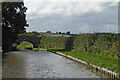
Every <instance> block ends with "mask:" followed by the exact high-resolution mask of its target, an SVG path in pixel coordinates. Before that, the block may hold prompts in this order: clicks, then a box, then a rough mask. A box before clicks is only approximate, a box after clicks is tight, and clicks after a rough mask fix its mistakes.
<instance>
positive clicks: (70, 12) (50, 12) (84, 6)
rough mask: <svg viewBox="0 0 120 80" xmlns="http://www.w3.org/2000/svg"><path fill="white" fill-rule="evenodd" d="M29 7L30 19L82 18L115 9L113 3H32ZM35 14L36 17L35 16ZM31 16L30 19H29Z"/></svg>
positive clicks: (28, 4)
mask: <svg viewBox="0 0 120 80" xmlns="http://www.w3.org/2000/svg"><path fill="white" fill-rule="evenodd" d="M26 6H27V7H28V10H27V15H28V19H36V18H39V17H49V16H53V17H54V16H61V17H64V16H81V15H83V14H85V13H90V12H92V13H99V12H103V11H104V10H107V8H109V7H108V6H110V7H115V5H114V4H113V3H95V2H92V3H89V2H87V3H86V2H85V3H83V2H82V3H81V2H77V3H44V2H43V3H42V2H31V3H26ZM33 14H34V15H33ZM29 16H30V17H29Z"/></svg>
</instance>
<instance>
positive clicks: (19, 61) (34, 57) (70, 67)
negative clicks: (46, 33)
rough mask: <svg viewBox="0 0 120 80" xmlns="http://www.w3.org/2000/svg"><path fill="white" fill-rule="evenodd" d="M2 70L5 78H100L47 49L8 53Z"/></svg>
mask: <svg viewBox="0 0 120 80" xmlns="http://www.w3.org/2000/svg"><path fill="white" fill-rule="evenodd" d="M2 70H3V71H2V74H3V75H2V77H3V78H100V76H97V75H96V74H94V73H92V72H91V71H90V70H87V69H86V68H85V67H84V66H82V65H80V64H79V63H77V62H74V61H72V60H69V59H67V58H64V57H62V56H59V55H56V54H54V53H51V52H47V51H36V52H12V53H8V54H6V56H5V57H4V58H3V68H2Z"/></svg>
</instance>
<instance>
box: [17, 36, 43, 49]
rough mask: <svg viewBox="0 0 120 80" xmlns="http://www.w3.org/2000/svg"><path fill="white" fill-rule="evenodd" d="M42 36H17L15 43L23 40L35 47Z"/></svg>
mask: <svg viewBox="0 0 120 80" xmlns="http://www.w3.org/2000/svg"><path fill="white" fill-rule="evenodd" d="M41 38H42V37H36V36H24V35H23V36H19V37H18V39H17V41H16V43H17V44H18V45H19V44H20V43H21V42H23V41H28V42H30V43H32V44H33V48H37V47H38V46H39V44H40V40H41Z"/></svg>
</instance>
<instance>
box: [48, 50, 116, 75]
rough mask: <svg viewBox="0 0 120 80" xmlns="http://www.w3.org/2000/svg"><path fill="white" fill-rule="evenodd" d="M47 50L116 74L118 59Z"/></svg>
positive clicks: (85, 53)
mask: <svg viewBox="0 0 120 80" xmlns="http://www.w3.org/2000/svg"><path fill="white" fill-rule="evenodd" d="M48 50H53V51H57V52H61V53H63V54H66V55H70V56H72V57H75V58H78V59H80V60H83V61H86V62H87V63H88V64H89V63H91V64H93V65H96V66H99V67H101V68H106V69H108V70H111V71H113V72H115V73H118V58H114V57H109V56H104V55H102V54H95V53H88V52H77V51H65V50H64V49H55V48H53V49H52V48H50V49H49V48H48Z"/></svg>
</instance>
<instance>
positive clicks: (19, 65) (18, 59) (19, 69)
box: [2, 54, 25, 78]
mask: <svg viewBox="0 0 120 80" xmlns="http://www.w3.org/2000/svg"><path fill="white" fill-rule="evenodd" d="M24 64H25V59H24V56H22V55H21V54H7V56H6V57H5V58H4V59H3V69H2V71H3V73H2V77H3V78H24V77H25V71H24V69H25V65H24Z"/></svg>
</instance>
